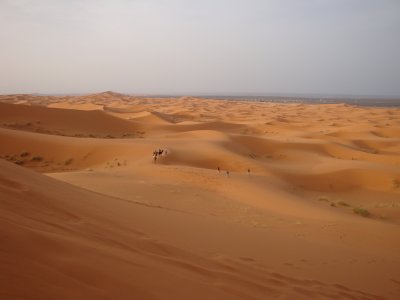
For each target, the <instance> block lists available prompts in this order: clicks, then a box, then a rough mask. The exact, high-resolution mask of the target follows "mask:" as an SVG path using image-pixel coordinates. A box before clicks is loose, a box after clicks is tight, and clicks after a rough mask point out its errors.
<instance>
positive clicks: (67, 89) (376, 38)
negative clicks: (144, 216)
mask: <svg viewBox="0 0 400 300" xmlns="http://www.w3.org/2000/svg"><path fill="white" fill-rule="evenodd" d="M0 72H1V73H0V94H10V93H52V94H63V93H92V92H101V91H106V90H113V91H116V92H121V93H137V94H141V93H142V94H143V93H146V94H185V95H189V94H190V95H197V94H224V95H238V94H239V95H268V94H321V95H367V96H368V95H369V96H400V1H399V0H196V1H194V0H193V1H192V0H168V1H167V0H108V1H106V0H79V1H78V0H0Z"/></svg>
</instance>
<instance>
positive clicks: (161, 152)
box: [153, 149, 250, 177]
mask: <svg viewBox="0 0 400 300" xmlns="http://www.w3.org/2000/svg"><path fill="white" fill-rule="evenodd" d="M168 153H169V152H168V149H158V150H157V149H156V150H154V151H153V161H154V163H157V159H158V158H159V157H161V156H167V155H168ZM217 171H218V174H221V168H220V167H217ZM225 174H226V177H229V175H230V172H229V170H226V171H225ZM247 175H248V176H250V169H247Z"/></svg>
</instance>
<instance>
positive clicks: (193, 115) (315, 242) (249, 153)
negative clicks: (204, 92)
mask: <svg viewBox="0 0 400 300" xmlns="http://www.w3.org/2000/svg"><path fill="white" fill-rule="evenodd" d="M26 104H30V105H26ZM0 142H1V147H0V157H1V158H2V159H1V160H0V223H1V224H0V239H1V243H0V251H1V255H0V266H1V272H0V274H1V275H0V299H277V298H282V299H310V298H313V299H314V298H315V299H328V298H330V299H399V298H400V227H399V226H400V109H398V108H368V107H356V106H349V105H345V104H319V105H312V104H280V103H260V102H239V101H235V102H232V101H224V100H212V99H195V98H191V97H184V98H178V99H173V98H165V99H161V98H160V99H157V98H140V97H129V96H125V95H121V94H117V93H112V92H107V93H102V94H95V95H89V96H75V97H72V96H65V97H51V96H43V97H41V96H30V95H10V96H0ZM158 148H163V149H168V150H169V154H168V155H167V156H162V157H160V158H159V159H158V161H157V163H156V164H154V163H153V160H152V152H153V150H154V149H158ZM7 161H8V162H7ZM11 162H13V163H15V164H12V163H11ZM217 167H220V168H221V170H222V172H221V174H219V173H218V172H217V170H216V169H217ZM248 168H250V170H251V172H250V175H248V174H247V169H248ZM29 169H31V170H29ZM32 170H34V171H36V172H33V171H32ZM226 170H229V171H230V176H229V177H227V176H226V173H225V172H226ZM40 173H43V174H40ZM360 208H361V209H364V210H360ZM355 211H356V212H359V213H360V214H363V213H369V215H368V216H367V217H363V216H361V215H360V214H357V213H355Z"/></svg>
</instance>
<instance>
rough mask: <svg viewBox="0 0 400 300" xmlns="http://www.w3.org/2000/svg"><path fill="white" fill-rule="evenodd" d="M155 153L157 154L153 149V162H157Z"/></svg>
mask: <svg viewBox="0 0 400 300" xmlns="http://www.w3.org/2000/svg"><path fill="white" fill-rule="evenodd" d="M157 154H158V152H157V150H154V151H153V160H154V163H156V162H157Z"/></svg>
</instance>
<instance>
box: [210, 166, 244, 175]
mask: <svg viewBox="0 0 400 300" xmlns="http://www.w3.org/2000/svg"><path fill="white" fill-rule="evenodd" d="M217 171H218V174H221V168H220V167H217ZM229 174H230V173H229V170H226V177H229ZM247 175H248V176H250V169H247Z"/></svg>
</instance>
